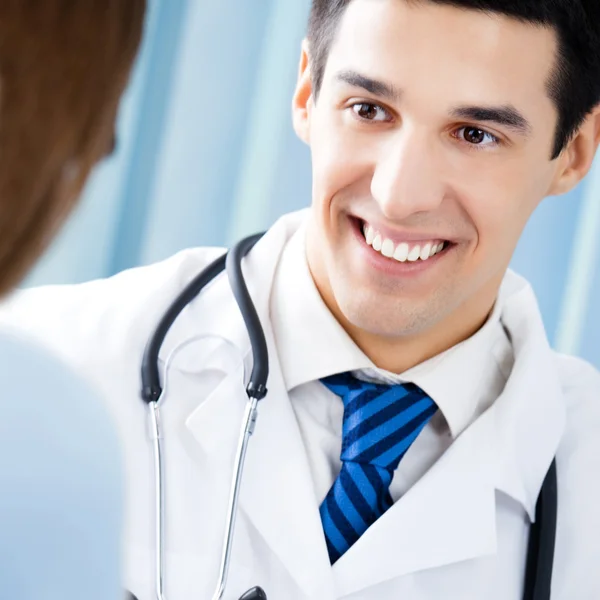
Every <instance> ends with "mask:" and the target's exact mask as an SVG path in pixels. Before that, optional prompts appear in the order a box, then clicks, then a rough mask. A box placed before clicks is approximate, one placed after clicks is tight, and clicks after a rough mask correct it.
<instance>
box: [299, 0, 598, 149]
mask: <svg viewBox="0 0 600 600" xmlns="http://www.w3.org/2000/svg"><path fill="white" fill-rule="evenodd" d="M351 1H352V0H312V8H311V13H310V19H309V26H308V43H309V52H310V57H311V76H312V81H313V88H314V94H315V98H316V97H317V96H318V93H319V89H320V87H321V84H322V82H323V74H324V72H325V65H326V63H327V56H328V53H329V49H330V47H331V44H332V42H333V40H334V37H335V33H336V30H337V27H338V24H339V21H340V19H341V18H342V16H343V14H344V11H345V10H346V8H347V7H348V5H349V4H350V2H351ZM399 1H404V2H413V3H414V2H416V1H422V2H432V3H435V4H447V5H450V6H455V7H457V8H463V9H464V8H466V9H472V10H480V11H485V12H492V13H498V14H503V15H507V16H509V17H513V18H515V19H518V20H519V21H522V22H527V23H533V24H536V25H540V26H545V27H550V28H553V29H554V30H555V31H556V32H557V34H558V57H557V58H558V60H557V64H556V66H555V69H554V71H553V73H552V76H551V77H550V79H549V81H548V82H547V89H548V95H549V97H550V98H551V100H552V101H553V102H554V104H555V106H556V108H557V111H558V123H557V128H556V133H555V138H554V147H553V150H552V159H554V158H556V157H557V156H558V155H559V154H560V152H561V151H562V150H563V148H564V147H565V146H566V145H567V143H568V142H569V141H570V140H571V139H572V137H573V135H574V134H575V133H576V132H577V130H578V129H579V127H580V125H581V124H582V122H583V121H584V119H585V117H586V116H587V115H588V114H589V113H590V112H591V110H592V109H593V108H594V107H595V106H596V105H597V104H598V103H599V102H600V0H399Z"/></svg>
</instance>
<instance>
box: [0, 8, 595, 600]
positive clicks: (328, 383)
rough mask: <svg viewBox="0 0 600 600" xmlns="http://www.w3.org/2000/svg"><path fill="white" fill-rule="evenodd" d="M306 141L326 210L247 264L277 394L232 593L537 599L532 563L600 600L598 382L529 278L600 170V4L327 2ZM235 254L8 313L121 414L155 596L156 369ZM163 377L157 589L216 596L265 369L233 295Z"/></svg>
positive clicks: (316, 42)
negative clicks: (535, 239) (524, 251)
mask: <svg viewBox="0 0 600 600" xmlns="http://www.w3.org/2000/svg"><path fill="white" fill-rule="evenodd" d="M293 118H294V125H295V128H296V131H297V133H298V135H299V136H300V137H301V138H302V139H303V140H304V141H305V142H306V143H307V144H308V145H309V146H310V150H311V154H312V165H313V197H312V206H311V208H310V209H308V210H306V211H302V212H301V213H297V214H293V215H286V216H285V217H283V218H282V219H281V220H280V221H279V222H278V223H276V224H275V225H274V226H273V228H272V229H271V230H270V231H269V232H268V233H267V234H266V235H265V237H264V238H263V239H262V240H260V241H259V242H258V243H257V245H256V246H255V247H254V249H253V250H252V251H251V252H250V254H249V255H248V257H247V258H246V259H245V263H244V273H245V276H246V279H247V282H248V286H249V288H250V292H251V296H252V299H253V301H254V303H255V305H256V309H257V312H258V316H259V318H260V320H261V324H262V326H263V328H264V330H265V335H266V341H267V348H268V351H269V359H270V360H269V367H270V371H269V372H270V375H269V379H268V385H267V387H268V390H269V391H268V394H267V396H266V398H265V399H264V400H262V401H261V403H260V408H259V420H258V424H257V427H256V431H255V433H254V435H253V438H252V443H251V445H250V449H249V454H248V457H247V460H246V471H245V475H244V482H243V486H242V491H241V496H240V511H239V513H238V517H237V530H236V536H235V542H234V545H233V550H232V554H231V564H230V568H229V573H230V577H229V582H228V586H227V592H226V594H225V597H226V598H238V597H240V596H241V595H242V594H243V593H244V592H245V591H246V590H248V588H250V587H252V586H254V585H260V586H262V588H264V590H265V591H266V592H267V595H268V597H269V598H275V599H280V598H285V599H286V600H308V599H312V600H334V599H341V598H344V599H347V600H371V599H372V600H375V599H377V600H397V599H398V598H410V599H411V600H439V599H440V598H444V599H445V600H481V599H483V598H485V599H486V600H520V599H521V598H532V597H533V596H531V594H530V592H531V581H532V580H531V574H532V573H535V569H526V565H527V564H528V561H529V563H530V566H531V565H535V560H534V559H532V558H529V559H528V558H527V555H528V548H529V549H532V550H533V554H532V556H533V557H534V558H535V557H536V556H537V555H538V554H539V553H542V554H543V553H544V552H546V553H548V554H549V555H550V557H551V558H553V565H554V570H553V574H552V576H551V586H552V596H551V598H552V600H572V599H573V598H577V599H578V600H579V599H581V600H588V599H590V600H591V599H596V598H599V597H600V576H599V575H598V574H597V569H596V568H595V567H596V566H597V565H598V564H599V562H600V545H599V544H598V543H597V540H598V537H599V535H600V510H598V506H600V478H599V474H600V435H599V434H600V376H599V374H598V373H597V372H596V371H595V369H593V368H592V367H591V366H590V365H588V364H586V363H585V362H583V361H581V360H579V359H576V358H569V357H565V356H561V355H558V354H557V353H555V352H554V351H553V350H552V349H551V348H550V346H549V344H548V341H547V338H546V335H545V332H544V327H543V324H542V320H541V317H540V314H539V310H538V307H537V304H536V300H535V297H534V295H533V292H532V290H531V288H530V286H529V285H528V284H527V282H526V281H524V280H523V279H522V278H520V277H519V276H518V275H516V274H514V273H512V272H511V271H509V270H508V265H509V262H510V259H511V256H512V254H513V251H514V248H515V246H516V244H517V241H518V239H519V237H520V235H521V233H522V231H523V228H524V226H525V224H526V223H527V220H528V219H529V217H530V216H531V214H532V213H533V211H534V210H535V209H536V207H537V206H538V205H539V204H540V202H541V201H542V200H543V198H545V197H546V196H548V195H555V194H562V193H564V192H567V191H568V190H571V189H572V188H573V187H574V186H575V185H576V184H577V183H578V182H579V181H581V180H582V179H583V178H584V177H585V175H586V174H587V173H588V171H589V169H590V167H591V164H592V161H593V159H594V155H595V153H596V149H597V146H598V143H599V141H600V9H599V8H598V6H597V4H596V3H595V1H593V0H585V1H584V0H515V1H511V0H447V1H445V0H436V1H433V0H313V6H312V11H311V18H310V23H309V31H308V36H307V40H306V41H305V43H304V44H303V48H302V54H301V60H300V70H299V77H298V84H297V88H296V92H295V94H294V100H293ZM219 253H220V251H215V250H209V249H206V248H200V249H193V250H189V251H186V252H183V253H181V254H179V255H177V256H176V257H174V258H172V259H170V260H168V261H165V262H164V263H161V264H159V265H155V266H150V267H146V268H143V269H135V270H132V271H129V272H126V273H123V274H120V275H118V276H116V277H114V278H112V279H109V280H106V281H99V282H93V283H89V284H84V285H81V286H68V287H60V286H59V287H51V288H45V289H38V290H29V291H26V292H22V293H20V294H18V295H17V296H15V297H14V298H13V299H12V300H11V301H10V302H9V303H7V304H6V305H5V307H4V309H3V311H2V318H3V319H6V320H10V321H12V322H13V323H14V322H20V323H21V324H22V326H23V327H25V328H27V329H28V330H30V331H31V332H32V333H34V334H36V335H38V336H39V337H40V338H42V339H44V340H46V341H47V342H48V343H50V344H51V345H52V346H53V347H55V348H56V349H57V350H58V351H59V352H60V353H61V354H62V355H63V356H65V357H66V358H68V359H69V360H71V361H73V362H75V364H76V365H78V366H79V367H80V368H81V370H82V371H84V372H85V373H87V374H88V375H90V376H91V377H92V378H93V379H94V380H95V381H96V382H97V383H98V385H99V386H100V388H101V389H102V390H103V391H104V393H105V395H106V398H107V401H108V402H109V405H110V407H111V409H112V411H113V413H114V415H115V418H116V420H117V422H118V423H119V426H120V430H121V432H122V435H123V441H124V446H125V451H126V456H127V462H128V470H127V472H128V474H129V481H128V498H127V500H128V506H129V511H128V518H127V530H126V535H125V545H126V551H127V556H128V561H127V581H126V586H127V588H128V589H130V590H132V591H133V592H134V593H135V594H136V596H137V597H138V598H139V599H140V600H146V599H147V600H150V598H154V597H155V596H154V590H153V582H154V581H155V575H156V573H155V571H154V569H153V567H152V565H154V564H155V561H154V559H155V557H156V552H157V550H156V547H155V542H156V540H155V538H154V528H153V527H154V525H153V523H154V521H153V518H154V511H155V506H154V502H153V498H154V496H153V493H152V491H153V489H154V488H153V485H154V484H153V481H154V476H155V475H154V471H153V468H154V463H153V453H152V445H151V441H150V440H149V439H148V435H147V430H146V423H147V420H146V418H147V416H146V409H145V405H144V403H143V402H142V401H141V400H139V399H137V397H138V396H139V390H140V382H139V376H138V373H139V368H140V363H141V360H142V354H143V350H144V346H145V344H146V342H147V340H148V339H149V337H150V336H151V335H152V332H153V330H154V328H155V327H156V324H157V322H158V320H159V319H160V317H161V315H162V314H163V312H164V311H165V310H166V308H167V307H168V306H169V304H170V303H171V302H172V301H173V300H174V299H175V297H176V296H177V295H178V294H179V293H180V291H181V290H182V288H183V286H184V285H185V284H186V283H187V282H188V281H190V280H191V279H192V278H193V277H195V276H196V275H197V273H198V272H200V271H201V270H202V269H203V268H204V267H206V266H207V265H208V264H209V263H210V261H211V260H212V259H213V258H215V257H216V256H218V254H219ZM183 348H187V350H185V351H182V353H181V355H177V357H176V358H175V359H174V361H173V362H169V357H170V356H175V354H174V353H175V352H176V351H177V350H178V349H181V350H183ZM159 360H160V363H161V365H163V366H164V364H165V363H167V362H168V364H169V369H168V381H169V398H168V399H167V401H166V403H165V404H164V407H163V408H162V412H161V416H162V418H161V425H162V429H163V438H162V439H163V446H164V452H165V454H164V460H163V466H164V468H165V472H166V473H167V475H165V481H166V489H165V493H164V497H165V526H164V560H163V561H162V563H163V567H164V572H163V573H162V577H161V578H159V580H160V581H162V582H163V583H164V586H165V590H164V591H165V594H166V596H167V597H168V598H169V599H170V600H187V599H188V598H190V597H210V593H211V592H212V591H213V588H214V586H215V583H216V580H217V575H218V570H219V564H218V560H219V555H220V551H221V547H222V531H223V526H224V520H225V509H226V504H227V498H228V493H229V478H230V475H231V469H232V466H233V457H234V453H235V448H236V445H237V436H238V429H239V423H240V419H241V415H242V413H243V411H244V407H245V405H246V400H247V399H246V393H245V388H244V384H245V382H246V380H245V379H244V371H245V369H244V365H245V367H249V366H250V364H251V362H252V355H251V352H250V344H249V339H248V335H247V333H246V329H245V327H244V324H243V322H242V320H241V319H240V315H239V311H238V308H237V305H236V304H235V302H234V299H233V296H232V294H231V291H230V289H229V286H228V282H227V278H226V277H223V276H221V277H218V278H217V280H216V281H215V282H214V284H212V285H211V286H210V287H209V288H208V289H206V291H204V292H202V294H201V295H200V296H199V298H198V299H197V300H195V301H194V302H193V303H192V304H191V305H190V306H189V307H188V308H187V309H186V310H185V312H184V313H183V314H182V315H181V318H180V319H178V320H177V321H176V322H175V323H174V325H173V328H172V331H171V332H170V333H169V335H168V336H167V338H166V340H165V344H164V348H163V349H162V350H161V352H160V354H159ZM246 370H248V369H246ZM162 383H163V385H165V383H166V382H165V381H163V382H162ZM161 406H162V404H161ZM551 465H555V466H556V473H557V478H558V479H557V481H558V484H557V485H558V508H557V512H556V520H557V527H556V548H555V551H554V552H553V551H552V540H553V539H554V529H553V527H552V524H551V522H552V517H553V516H554V513H553V512H552V511H550V513H551V514H550V517H551V518H550V526H549V528H548V525H546V529H545V530H544V536H545V537H544V538H543V539H544V540H545V541H544V542H543V543H542V547H541V548H537V546H536V544H535V543H533V542H530V537H529V536H530V532H531V531H532V530H533V531H535V528H536V527H538V526H539V517H540V514H541V511H540V505H539V504H538V496H539V494H540V490H541V489H542V483H543V482H544V480H545V479H546V480H547V481H549V482H550V483H552V477H553V473H554V472H555V471H554V467H552V466H551ZM551 489H552V488H551V487H544V490H551ZM551 496H552V495H551ZM550 506H551V505H550ZM543 507H545V514H546V516H547V515H548V509H549V505H548V504H547V503H546V504H545V505H544V506H543ZM543 507H542V508H543ZM536 521H537V523H536ZM545 522H546V524H547V523H548V520H546V521H545ZM537 551H539V553H538V552H537ZM547 566H548V565H547V563H546V567H547ZM538 575H539V578H540V580H542V583H544V582H545V583H547V584H548V583H550V572H549V571H548V569H546V570H544V571H543V573H538ZM252 597H255V598H256V597H261V596H260V595H255V596H252ZM548 597H549V596H548V595H547V594H546V595H543V594H541V595H537V596H535V598H536V599H539V600H541V598H548Z"/></svg>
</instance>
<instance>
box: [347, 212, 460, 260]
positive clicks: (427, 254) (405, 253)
mask: <svg viewBox="0 0 600 600" xmlns="http://www.w3.org/2000/svg"><path fill="white" fill-rule="evenodd" d="M357 225H358V228H359V230H360V231H361V232H362V235H363V237H364V239H365V242H366V243H367V245H368V246H370V247H371V248H372V249H373V250H374V251H375V252H378V253H379V254H381V255H382V256H384V257H385V258H388V259H390V260H394V261H396V262H400V263H404V262H413V263H414V262H425V261H428V260H430V259H431V258H433V257H434V256H436V255H438V254H440V253H442V252H444V251H445V250H446V249H448V248H449V247H450V246H451V245H452V243H451V242H450V241H448V240H443V239H431V240H419V241H408V240H407V241H393V240H391V239H389V238H386V237H385V236H384V235H382V234H381V233H380V232H379V231H377V230H376V229H375V228H374V227H372V226H371V225H369V224H368V223H366V222H365V221H359V222H358V223H357Z"/></svg>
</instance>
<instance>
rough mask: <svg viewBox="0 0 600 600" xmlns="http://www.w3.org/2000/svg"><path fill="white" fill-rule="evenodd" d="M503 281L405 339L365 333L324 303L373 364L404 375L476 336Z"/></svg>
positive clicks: (333, 302)
mask: <svg viewBox="0 0 600 600" xmlns="http://www.w3.org/2000/svg"><path fill="white" fill-rule="evenodd" d="M500 281H501V278H500V279H499V280H498V281H496V280H493V281H490V283H489V285H488V286H487V289H482V290H480V293H479V294H477V295H476V296H474V297H472V298H470V299H469V300H468V301H467V302H465V303H464V304H462V305H460V306H459V307H458V308H457V309H456V310H455V311H453V312H452V313H450V314H449V315H447V316H446V317H445V318H444V319H443V320H441V321H439V322H437V323H436V324H435V325H433V326H432V327H430V328H428V329H426V330H423V331H420V332H418V333H411V334H407V335H404V336H381V335H377V334H373V333H371V332H369V331H365V330H363V329H360V328H358V327H356V326H355V325H353V324H352V323H351V322H350V321H348V320H347V319H346V318H345V316H344V315H343V313H342V312H341V311H340V309H339V307H338V306H337V303H335V301H334V300H333V298H330V299H329V300H330V301H329V302H328V301H327V299H326V298H325V297H324V298H323V299H324V301H325V303H326V304H327V306H328V307H329V310H331V312H332V313H333V314H334V316H335V317H336V319H337V320H338V321H339V322H340V324H341V325H342V326H343V327H344V329H345V330H346V332H347V333H348V335H349V336H350V337H351V338H352V340H353V341H354V342H355V343H356V345H357V346H358V347H359V348H360V349H361V350H362V351H363V352H364V353H365V354H366V356H368V358H369V359H370V360H371V362H373V364H374V365H375V366H376V367H378V368H380V369H384V370H386V371H389V372H391V373H396V374H402V373H404V372H405V371H408V370H409V369H411V368H413V367H415V366H417V365H419V364H421V363H422V362H425V361H426V360H428V359H430V358H433V357H434V356H437V355H438V354H441V353H442V352H445V351H446V350H448V349H450V348H452V347H453V346H456V345H457V344H459V343H460V342H463V341H464V340H466V339H468V338H470V337H471V336H472V335H474V334H475V333H477V331H479V329H481V327H482V326H483V325H484V324H485V322H486V321H487V319H488V317H489V315H490V313H491V312H492V310H493V307H494V303H495V300H496V297H497V294H498V288H499V286H500Z"/></svg>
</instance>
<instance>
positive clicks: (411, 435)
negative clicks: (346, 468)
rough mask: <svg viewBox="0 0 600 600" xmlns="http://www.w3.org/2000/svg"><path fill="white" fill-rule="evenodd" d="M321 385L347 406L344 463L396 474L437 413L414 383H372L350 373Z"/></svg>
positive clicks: (343, 436) (425, 395)
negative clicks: (409, 450) (366, 466)
mask: <svg viewBox="0 0 600 600" xmlns="http://www.w3.org/2000/svg"><path fill="white" fill-rule="evenodd" d="M322 382H323V384H324V385H325V386H326V387H327V388H329V389H330V390H331V391H332V392H334V393H335V394H337V395H338V396H340V397H341V399H342V402H343V403H344V419H343V425H342V453H341V459H342V461H352V462H357V463H362V464H371V465H375V466H377V467H381V468H384V469H387V470H389V471H394V470H395V469H396V468H397V467H398V464H399V463H400V460H402V457H403V456H404V454H406V452H407V450H408V449H409V447H410V446H411V444H412V443H413V442H414V440H415V439H416V437H417V436H418V435H419V433H420V432H421V430H422V429H423V427H424V426H425V425H426V424H427V422H428V421H429V420H430V419H431V417H432V415H433V413H434V412H435V411H436V410H437V407H436V405H435V403H434V402H433V400H432V399H431V398H430V397H429V396H428V395H427V394H426V393H425V392H424V391H423V390H422V389H421V388H419V387H418V386H416V385H415V384H413V383H404V384H399V385H385V384H377V383H370V382H367V381H361V380H359V379H357V378H356V377H354V376H353V375H351V374H350V373H342V374H340V375H333V376H332V377H327V378H325V379H323V380H322Z"/></svg>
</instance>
